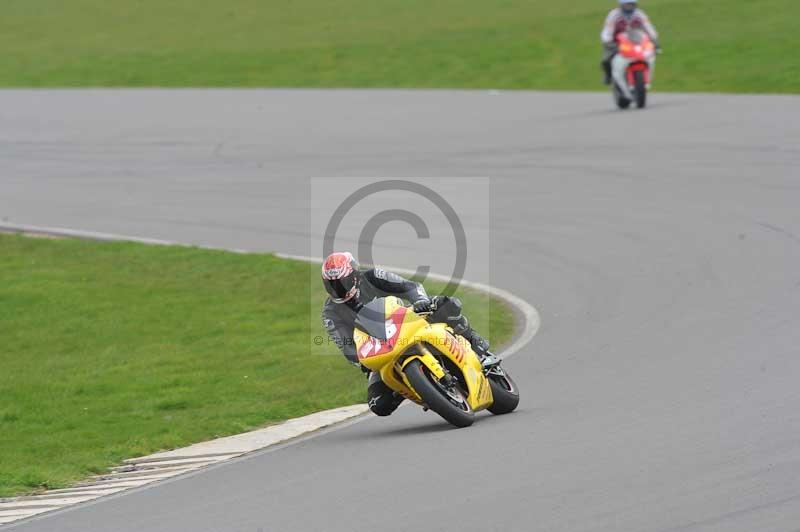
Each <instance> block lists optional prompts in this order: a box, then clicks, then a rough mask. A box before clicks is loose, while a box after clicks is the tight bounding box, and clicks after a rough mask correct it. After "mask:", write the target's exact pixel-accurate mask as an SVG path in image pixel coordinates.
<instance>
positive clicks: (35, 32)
mask: <svg viewBox="0 0 800 532" xmlns="http://www.w3.org/2000/svg"><path fill="white" fill-rule="evenodd" d="M615 4H616V0H606V1H605V2H600V1H598V0H572V1H571V2H553V1H551V0H500V1H496V2H485V1H479V0H439V1H436V2H430V1H428V0H380V1H367V0H293V1H290V2H287V1H277V0H229V1H226V2H221V1H210V0H205V1H202V0H201V1H198V0H174V1H170V2H163V1H160V0H137V1H136V2H132V1H130V0H73V1H70V2H64V1H63V0H6V1H5V2H4V3H3V13H2V17H0V49H2V50H3V53H2V54H0V86H9V87H19V86H36V87H40V86H50V87H52V86H169V87H178V86H184V87H185V86H201V87H207V86H220V87H222V86H224V87H254V86H273V87H276V86H277V87H297V86H305V87H473V88H475V87H481V88H537V89H579V90H601V89H603V87H602V85H600V83H599V82H600V75H599V73H598V60H599V53H600V50H599V42H598V39H599V37H598V35H599V32H600V26H601V24H602V22H603V19H604V17H605V15H606V13H607V12H608V10H609V9H610V8H611V7H613V6H614V5H615ZM643 7H645V9H646V10H647V11H648V13H649V14H650V16H651V18H652V19H653V21H654V22H655V24H656V25H657V27H658V28H659V30H660V32H661V34H662V43H663V45H664V48H665V51H666V54H665V55H663V56H662V57H661V58H660V60H659V69H658V83H657V88H658V89H659V90H692V91H733V92H799V91H800V57H798V54H796V53H795V50H796V49H797V45H798V38H797V31H796V29H795V27H794V25H795V21H796V20H797V14H798V11H797V3H796V1H795V0H761V1H758V2H753V1H751V0H705V1H703V2H697V1H694V0H647V1H646V2H644V3H643Z"/></svg>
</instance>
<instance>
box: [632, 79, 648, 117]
mask: <svg viewBox="0 0 800 532" xmlns="http://www.w3.org/2000/svg"><path fill="white" fill-rule="evenodd" d="M633 83H634V90H635V91H636V107H637V108H639V109H643V108H644V106H645V105H647V84H646V83H645V82H644V70H637V71H636V72H634V73H633Z"/></svg>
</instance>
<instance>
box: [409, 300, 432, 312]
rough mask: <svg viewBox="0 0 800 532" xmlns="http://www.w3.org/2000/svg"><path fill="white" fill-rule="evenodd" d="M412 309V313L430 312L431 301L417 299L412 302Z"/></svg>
mask: <svg viewBox="0 0 800 532" xmlns="http://www.w3.org/2000/svg"><path fill="white" fill-rule="evenodd" d="M413 308H414V312H416V313H420V312H430V311H432V310H433V301H431V300H430V299H427V298H426V299H418V300H417V301H414V305H413Z"/></svg>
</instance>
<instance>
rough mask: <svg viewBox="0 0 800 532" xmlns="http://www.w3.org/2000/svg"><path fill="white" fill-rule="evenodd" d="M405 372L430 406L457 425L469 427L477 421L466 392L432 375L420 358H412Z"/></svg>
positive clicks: (446, 419)
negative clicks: (446, 384) (448, 385)
mask: <svg viewBox="0 0 800 532" xmlns="http://www.w3.org/2000/svg"><path fill="white" fill-rule="evenodd" d="M403 372H404V373H405V374H406V376H407V377H408V381H409V383H411V386H412V387H413V388H414V390H415V391H416V392H417V393H418V394H419V396H420V397H422V400H423V401H424V402H425V404H426V405H428V408H430V409H431V410H433V411H434V412H436V413H437V414H439V415H440V416H442V418H444V419H445V421H447V422H449V423H450V424H452V425H455V426H456V427H469V426H470V425H472V422H473V421H475V412H474V411H473V410H472V407H471V406H469V403H468V402H467V398H466V397H465V395H464V393H463V392H462V391H461V390H459V389H458V387H457V386H455V385H453V386H451V387H450V388H448V387H447V386H445V385H444V383H441V382H439V380H438V379H437V378H436V377H435V376H434V375H431V374H430V372H429V371H428V368H426V367H425V365H424V364H423V363H422V362H420V361H419V360H412V361H411V362H409V364H408V365H407V366H406V367H405V369H404V370H403Z"/></svg>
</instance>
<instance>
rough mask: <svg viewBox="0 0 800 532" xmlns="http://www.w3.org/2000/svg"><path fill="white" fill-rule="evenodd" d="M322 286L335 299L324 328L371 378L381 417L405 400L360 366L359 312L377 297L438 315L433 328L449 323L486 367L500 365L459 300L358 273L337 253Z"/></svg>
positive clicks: (382, 275) (372, 272) (370, 392)
mask: <svg viewBox="0 0 800 532" xmlns="http://www.w3.org/2000/svg"><path fill="white" fill-rule="evenodd" d="M322 282H323V284H324V285H325V290H326V291H327V292H328V295H329V296H330V297H329V298H328V299H327V301H325V305H324V306H323V308H322V323H323V325H324V326H325V329H326V330H327V331H328V335H329V338H330V339H332V340H333V341H334V342H335V343H336V345H337V346H338V347H339V349H340V350H341V351H342V353H343V354H344V356H345V357H346V358H347V360H348V361H350V362H351V363H352V364H354V365H357V366H359V367H360V368H361V370H362V371H364V372H365V373H369V379H368V384H367V402H368V405H369V408H370V410H372V412H374V413H375V414H377V415H379V416H388V415H389V414H391V413H392V412H394V411H395V410H396V409H397V407H398V406H400V403H402V402H403V397H402V396H401V395H399V394H397V393H395V392H394V391H393V390H391V389H390V388H389V387H388V386H386V384H384V382H383V381H382V380H381V377H380V374H378V373H376V372H370V370H369V369H367V368H365V367H364V366H361V364H359V362H358V356H357V355H356V347H355V342H354V340H353V327H354V326H355V320H356V315H357V314H358V311H359V310H361V308H362V307H363V306H364V305H365V304H366V303H369V302H370V301H372V300H373V299H375V298H377V297H385V296H387V295H393V296H397V297H400V298H401V299H405V300H407V301H409V302H411V304H412V306H413V309H414V312H431V311H432V312H433V314H431V316H429V318H428V319H429V321H431V322H444V323H447V324H448V325H450V326H451V327H452V328H453V331H454V332H455V333H456V334H458V335H460V336H462V337H463V338H465V339H466V340H467V341H468V342H469V343H470V345H471V346H472V349H473V350H474V351H475V353H476V354H477V355H478V357H479V358H480V359H481V361H482V362H483V363H484V364H485V365H491V364H492V363H494V362H495V361H497V360H499V359H497V358H496V357H495V356H494V355H492V354H491V353H490V352H489V342H487V341H486V340H485V339H484V338H483V337H481V336H480V335H479V334H478V333H477V332H475V330H474V329H472V327H470V326H469V320H468V319H467V317H466V316H464V315H463V314H461V301H460V300H459V299H458V298H456V297H448V296H434V297H433V298H430V297H428V294H427V293H426V292H425V288H424V287H423V286H422V285H421V284H420V283H415V282H413V281H409V280H407V279H404V278H403V277H401V276H399V275H397V274H395V273H392V272H388V271H386V270H383V269H381V268H371V269H368V270H364V271H361V270H359V265H358V262H357V261H356V260H355V258H353V255H352V254H351V253H349V252H342V253H332V254H330V255H329V256H328V257H327V258H326V259H325V262H324V263H323V264H322Z"/></svg>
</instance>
